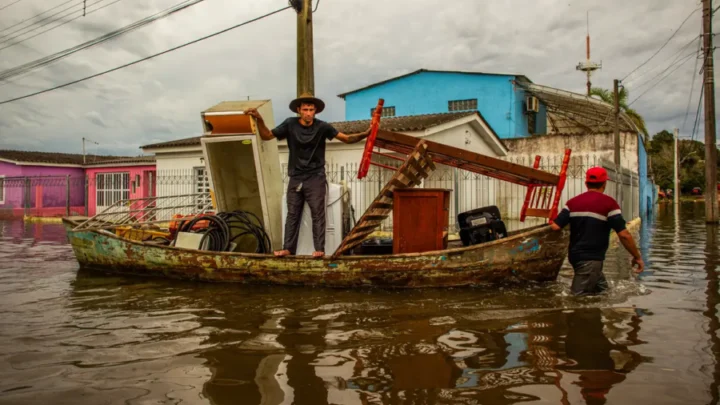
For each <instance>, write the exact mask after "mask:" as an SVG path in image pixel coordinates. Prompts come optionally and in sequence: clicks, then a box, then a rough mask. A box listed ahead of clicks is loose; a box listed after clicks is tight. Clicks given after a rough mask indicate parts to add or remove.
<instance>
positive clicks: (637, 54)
mask: <svg viewBox="0 0 720 405" xmlns="http://www.w3.org/2000/svg"><path fill="white" fill-rule="evenodd" d="M13 1H15V0H0V8H1V7H2V6H3V5H7V4H10V3H12V2H13ZM65 1H66V0H21V1H20V2H19V3H17V4H14V5H12V6H10V7H7V8H5V9H3V10H0V30H2V29H4V28H7V27H9V26H11V25H13V24H16V23H18V22H20V21H22V20H25V19H27V18H29V17H32V16H34V15H36V14H38V13H41V12H43V11H45V10H47V9H48V8H51V7H53V6H56V5H59V4H61V3H63V2H65ZM98 1H100V2H99V3H98V5H97V6H93V7H90V8H89V9H90V10H91V9H93V8H96V7H99V6H102V5H105V4H108V3H110V2H111V1H113V0H88V4H92V3H95V2H98ZM180 1H181V0H120V1H118V2H117V3H115V4H112V5H109V6H107V7H106V8H104V9H102V10H99V11H97V12H94V13H91V14H88V15H87V16H85V17H83V18H79V19H77V20H75V21H72V22H70V23H68V24H66V25H64V26H62V27H60V28H58V29H55V30H53V31H50V32H48V33H46V34H42V35H39V36H37V37H36V38H34V39H30V40H28V41H25V42H22V43H21V44H19V45H16V46H13V47H10V48H8V49H4V50H0V70H6V69H9V68H13V67H15V66H17V65H20V64H23V63H26V62H29V61H33V60H36V59H38V58H41V57H44V56H47V55H49V54H52V53H55V52H58V51H61V50H64V49H67V48H70V47H72V46H75V45H77V44H80V43H82V42H85V41H87V40H90V39H93V38H96V37H98V36H100V35H102V34H104V33H107V32H109V31H112V30H114V29H117V28H120V27H123V26H125V25H127V24H130V23H133V22H135V21H137V20H140V19H141V18H144V17H146V16H149V15H151V14H154V13H156V12H158V11H160V10H163V9H166V8H168V7H171V6H173V5H175V4H177V3H179V2H180ZM314 1H317V0H314ZM286 5H287V0H242V1H241V0H233V1H230V0H205V1H204V2H202V3H199V4H197V5H195V6H193V7H191V8H189V9H186V10H184V11H181V12H179V13H177V14H175V15H173V16H170V17H168V18H166V19H163V20H160V21H158V22H155V23H153V24H151V25H149V26H146V27H144V28H141V29H139V30H136V31H133V32H132V33H130V34H126V35H123V36H121V37H119V38H117V39H115V40H112V41H110V42H106V43H104V44H102V45H99V46H96V47H94V48H91V49H89V50H85V51H81V52H78V53H76V54H74V55H72V56H70V57H68V58H65V59H63V60H61V61H59V62H56V63H54V64H52V65H50V66H48V67H46V68H43V69H41V70H39V71H37V72H33V73H32V74H29V75H26V76H23V77H21V78H19V79H12V81H13V83H10V84H6V83H0V101H1V100H7V99H10V98H13V97H17V96H21V95H24V94H28V93H31V92H34V91H37V90H42V89H45V88H49V87H52V86H55V85H59V84H62V83H66V82H68V81H72V80H75V79H79V78H81V77H85V76H88V75H91V74H93V73H96V72H99V71H102V70H106V69H109V68H113V67H115V66H118V65H121V64H124V63H127V62H130V61H133V60H136V59H139V58H141V57H143V56H147V55H150V54H153V53H156V52H159V51H162V50H165V49H167V48H170V47H172V46H175V45H179V44H181V43H184V42H187V41H190V40H193V39H196V38H198V37H200V36H203V35H206V34H209V33H212V32H215V31H218V30H221V29H223V28H226V27H229V26H231V25H234V24H237V23H239V22H242V21H246V20H248V19H251V18H254V17H256V16H259V15H261V14H264V13H267V12H269V11H273V10H276V9H278V8H281V7H284V6H286ZM65 7H66V6H65ZM699 7H700V4H699V2H698V1H697V0H637V1H627V0H604V1H591V0H577V1H576V0H562V1H555V0H532V1H531V0H507V1H499V0H447V1H444V2H438V1H430V0H364V1H359V0H320V4H319V7H318V10H317V12H316V14H315V15H314V24H315V25H314V37H315V92H316V94H317V95H318V96H319V97H321V98H323V99H324V100H325V101H326V103H327V104H328V107H327V108H326V111H325V112H324V113H323V114H322V115H321V116H320V118H322V119H324V120H327V121H338V120H342V119H343V118H344V114H345V111H344V103H343V101H342V99H340V98H338V97H337V96H336V95H337V94H339V93H342V92H345V91H348V90H353V89H355V88H358V87H361V86H364V85H367V84H371V83H374V82H377V81H380V80H384V79H387V78H390V77H393V76H396V75H399V74H403V73H407V72H410V71H413V70H416V69H419V68H426V69H447V70H464V71H479V72H494V73H518V74H523V75H526V76H528V77H529V78H530V79H531V80H532V81H533V82H535V83H538V84H544V85H548V86H553V87H558V88H562V89H566V90H570V91H576V92H580V93H583V92H584V91H585V77H584V76H583V75H582V74H581V73H580V72H577V71H576V70H575V66H576V65H577V63H578V62H580V61H581V60H584V59H585V32H586V12H587V11H589V12H590V33H591V36H592V59H593V60H595V61H602V63H603V68H602V70H601V71H599V72H597V73H596V74H595V75H594V76H593V85H597V86H604V87H607V88H612V80H613V79H614V78H622V77H624V76H626V75H627V74H628V73H630V71H632V70H633V69H634V68H635V67H636V66H638V65H639V64H640V63H642V62H643V61H645V60H646V59H647V58H648V57H650V55H652V54H653V53H654V52H655V51H657V50H658V49H659V48H660V46H661V45H662V44H663V43H664V42H665V41H666V40H667V38H669V36H670V35H671V34H672V32H673V31H674V30H675V29H676V28H677V27H678V26H679V25H680V23H681V22H682V21H683V20H684V19H685V18H686V17H687V16H688V14H690V13H691V12H692V11H693V10H694V9H696V8H699ZM63 8H64V7H63ZM61 9H62V8H60V9H58V10H61ZM701 16H702V13H701V10H698V11H696V12H695V13H694V14H693V15H692V16H691V17H690V19H689V20H688V21H687V23H686V24H685V25H684V26H683V27H682V29H681V30H680V32H679V33H678V34H677V35H676V36H675V38H673V40H672V41H671V42H670V43H669V44H668V45H667V47H666V48H665V49H664V50H663V51H662V52H661V53H660V54H658V55H657V56H656V57H655V58H654V59H653V60H652V61H651V62H650V63H648V64H647V65H646V66H644V67H643V68H642V69H640V70H639V71H638V72H636V73H634V74H633V75H631V76H630V77H628V78H627V79H626V80H625V82H624V83H625V85H626V87H627V88H628V89H629V90H630V100H633V99H634V98H635V97H637V96H639V95H641V94H642V93H643V92H644V91H645V90H647V89H648V88H650V87H651V86H653V85H654V84H655V82H657V80H658V79H655V80H654V81H650V79H652V78H653V77H655V76H656V75H658V74H660V73H661V72H662V71H663V70H664V69H666V68H667V67H668V66H669V65H670V62H672V60H673V59H675V58H676V57H678V58H682V57H684V56H686V55H688V54H690V53H692V52H693V50H697V43H696V42H693V43H692V44H690V45H689V46H687V47H686V48H684V49H681V48H682V47H683V46H684V45H686V44H688V43H689V42H690V41H691V40H692V39H693V38H694V37H696V36H698V35H699V34H700V29H701ZM18 27H20V26H18ZM18 27H16V28H12V29H10V30H7V31H4V32H0V36H2V35H7V34H9V33H10V32H12V31H13V30H15V29H17V28H18ZM49 27H50V26H47V27H45V28H49ZM37 32H38V31H35V32H34V33H33V34H35V33H37ZM27 36H29V35H27ZM27 36H25V37H27ZM25 37H20V38H18V39H22V38H25ZM295 38H296V16H295V13H294V11H293V10H286V11H284V12H282V13H280V14H277V15H274V16H272V17H269V18H266V19H264V20H261V21H259V22H256V23H253V24H250V25H247V26H244V27H240V28H238V29H236V30H233V31H230V32H227V33H225V34H222V35H220V36H217V37H214V38H211V39H208V40H206V41H203V42H200V43H197V44H195V45H191V46H189V47H185V48H183V49H180V50H178V51H175V52H172V53H169V54H166V55H163V56H160V57H157V58H155V59H152V60H150V61H147V62H143V63H141V64H138V65H135V66H132V67H129V68H126V69H122V70H120V71H116V72H113V73H110V74H107V75H104V76H101V77H98V78H95V79H91V80H88V81H85V82H83V83H80V84H77V85H73V86H70V87H66V88H64V89H60V90H56V91H53V92H50V93H45V94H42V95H38V96H35V97H32V98H28V99H25V100H21V101H17V102H13V103H8V104H4V105H0V148H2V149H23V150H40V151H61V152H70V153H79V152H80V151H81V138H82V137H83V136H84V137H87V138H89V139H92V140H93V141H96V142H98V143H99V145H89V146H88V152H91V153H103V154H125V155H136V154H139V153H141V151H140V149H139V146H140V145H144V144H148V143H153V142H159V141H167V140H172V139H179V138H185V137H190V136H197V135H199V134H200V131H201V125H200V115H199V114H200V111H202V110H203V109H206V108H208V107H210V106H212V105H214V104H216V103H217V102H219V101H222V100H242V99H246V98H247V97H250V98H251V99H260V98H270V99H272V101H273V105H274V113H275V119H276V122H279V121H280V120H281V119H282V118H284V117H286V116H287V115H288V114H289V111H288V109H287V104H288V102H289V101H290V100H291V99H292V98H293V97H294V96H295V91H296V79H295V77H296V76H295V74H296V51H295V44H296V42H295ZM6 40H7V38H0V42H3V41H6ZM6 45H8V44H7V43H6V44H0V47H4V46H6ZM694 68H695V71H696V72H698V71H699V70H700V69H699V64H698V66H697V67H696V66H695V59H694V58H692V57H690V59H688V60H687V63H685V64H684V65H682V66H680V68H678V70H676V71H675V72H674V73H673V74H672V75H671V76H669V77H667V78H666V79H665V80H664V81H662V82H661V83H660V84H658V85H656V86H655V87H654V88H652V90H650V91H649V92H647V93H646V94H645V95H643V96H642V98H640V99H639V100H638V101H637V102H635V103H634V104H633V105H632V107H633V108H635V109H636V110H638V111H639V112H640V114H642V115H643V116H644V117H645V119H646V121H647V124H648V128H649V130H650V132H651V134H652V133H655V132H657V131H659V130H661V129H666V128H667V129H672V128H673V127H676V126H677V127H681V132H682V133H683V134H688V135H689V133H690V132H691V131H692V127H693V121H694V119H695V111H696V109H697V104H698V100H699V95H700V93H699V91H700V79H701V78H700V76H699V75H697V74H695V75H693V69H694ZM672 69H673V68H671V69H670V70H672ZM670 70H668V72H669V71H670ZM661 77H662V76H661ZM693 81H694V82H695V86H694V92H693V94H692V98H691V99H690V116H689V118H688V119H687V122H686V123H685V126H684V127H683V126H682V124H683V121H684V120H685V115H686V111H687V106H688V99H689V96H690V90H691V84H692V82H693ZM699 130H700V134H699V136H698V138H699V139H702V137H703V132H702V121H701V123H700V128H699Z"/></svg>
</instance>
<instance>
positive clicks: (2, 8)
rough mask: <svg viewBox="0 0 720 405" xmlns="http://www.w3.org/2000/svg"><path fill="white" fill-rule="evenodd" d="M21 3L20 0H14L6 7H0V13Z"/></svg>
mask: <svg viewBox="0 0 720 405" xmlns="http://www.w3.org/2000/svg"><path fill="white" fill-rule="evenodd" d="M21 1H22V0H15V1H14V2H12V3H10V4H8V5H6V6H2V7H0V11H3V10H5V9H6V8H8V7H10V6H12V5H13V4H17V3H20V2H21Z"/></svg>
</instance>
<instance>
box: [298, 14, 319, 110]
mask: <svg viewBox="0 0 720 405" xmlns="http://www.w3.org/2000/svg"><path fill="white" fill-rule="evenodd" d="M297 2H298V3H300V2H301V3H302V6H301V7H302V8H301V9H300V11H299V12H298V17H297V95H298V97H299V96H300V95H301V94H302V93H310V94H313V95H314V94H315V70H314V68H313V29H312V0H297Z"/></svg>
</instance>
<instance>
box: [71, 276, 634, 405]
mask: <svg viewBox="0 0 720 405" xmlns="http://www.w3.org/2000/svg"><path fill="white" fill-rule="evenodd" d="M138 283H139V284H138ZM209 288H211V289H212V291H205V292H204V293H202V294H199V293H198V291H197V289H195V288H193V287H192V286H191V285H181V286H178V285H177V284H175V285H173V284H167V285H166V284H164V283H160V282H155V281H151V282H148V281H147V280H128V279H125V278H122V279H121V278H108V277H98V276H95V275H94V274H90V273H86V272H84V271H81V272H80V273H79V274H78V277H77V278H76V280H75V281H74V282H73V289H72V296H71V300H72V303H73V304H72V305H71V309H72V311H73V312H74V317H73V318H74V325H75V326H76V327H82V328H83V329H84V330H86V331H93V332H92V333H88V334H87V335H86V337H85V338H82V339H79V338H78V337H75V338H74V339H73V340H74V341H75V344H78V345H81V346H82V347H83V348H84V351H85V353H86V355H85V356H84V357H85V360H83V362H87V363H86V364H87V365H88V366H91V365H95V367H103V368H105V369H107V370H106V371H105V373H106V376H107V377H109V380H107V381H104V382H102V381H98V382H96V383H95V385H97V388H98V389H100V388H102V389H103V390H106V391H109V392H113V391H117V392H118V394H120V395H124V391H122V390H121V388H120V386H121V385H125V384H128V383H132V384H133V385H138V384H139V385H140V386H144V387H145V389H147V390H148V391H152V392H153V395H152V397H156V396H162V395H171V396H172V395H178V393H177V392H176V391H175V389H176V388H177V387H175V386H174V385H173V384H170V381H169V379H168V378H167V377H164V376H162V375H160V374H154V373H147V374H141V376H142V378H139V376H138V375H135V376H133V377H131V375H132V373H128V370H123V369H125V366H124V364H134V363H136V362H142V363H146V362H148V361H150V363H153V361H151V360H149V357H153V356H155V357H156V361H162V362H163V365H164V366H165V367H168V368H169V369H170V370H172V371H173V372H172V373H171V375H175V376H177V375H178V374H180V373H186V374H185V375H184V376H183V384H182V386H183V387H185V388H187V389H189V390H190V392H192V391H193V390H198V391H199V395H201V396H202V397H204V398H206V399H207V400H208V401H209V402H210V403H213V404H235V403H238V400H239V398H243V401H242V402H243V403H257V404H268V405H271V404H292V403H295V404H369V403H377V404H395V403H421V404H422V403H428V404H429V403H468V404H470V403H480V402H482V403H487V402H490V403H498V404H504V403H516V402H522V401H527V400H536V399H540V398H545V399H548V398H557V399H558V400H563V398H564V399H566V400H568V401H570V403H582V402H578V401H585V403H602V401H601V400H602V399H603V398H605V397H606V396H607V394H608V393H609V392H610V391H611V390H612V389H613V388H614V387H615V386H617V385H618V384H621V383H622V382H623V381H624V380H625V378H626V375H627V374H628V373H631V372H632V371H633V370H635V369H636V368H637V367H638V365H640V364H642V363H643V362H645V361H648V359H647V358H644V357H643V356H641V355H639V354H638V353H637V352H636V351H635V350H634V346H637V345H642V344H643V343H644V342H643V341H642V340H641V339H640V338H639V336H640V335H641V329H640V326H641V324H642V318H643V316H645V315H644V314H643V312H642V311H641V310H638V309H628V308H612V309H600V308H594V307H589V308H576V309H571V310H559V309H551V308H549V309H544V310H540V311H536V312H530V313H525V312H523V311H521V310H515V311H511V312H507V311H504V310H498V311H493V310H491V309H483V310H479V308H481V306H480V302H479V301H478V299H477V298H478V297H477V293H472V292H456V293H455V294H454V295H455V297H454V299H453V300H449V302H447V300H446V302H444V301H443V300H438V299H437V297H438V295H439V294H442V293H441V292H434V293H433V292H429V293H417V294H410V295H407V294H405V293H393V292H373V293H359V292H353V291H339V292H335V291H329V292H328V291H308V290H300V289H292V288H291V289H285V288H282V289H276V288H271V287H267V288H252V289H246V288H244V287H240V288H234V289H232V290H227V289H225V288H224V287H223V286H211V287H209ZM328 295H330V297H328ZM482 298H484V300H483V301H484V303H485V305H486V306H487V307H492V306H493V303H495V304H497V303H498V302H499V301H497V300H500V299H501V298H498V297H493V296H489V295H488V296H484V297H482ZM398 299H400V300H403V299H410V302H409V303H408V305H407V306H402V305H401V306H398V305H397V300H398ZM328 300H330V301H334V302H335V303H332V304H328V303H327V301H328ZM466 307H474V308H475V311H474V312H472V313H468V311H466V310H464V309H461V308H466ZM179 308H183V309H182V310H180V309H179ZM440 314H442V315H441V316H438V315H440ZM478 314H482V315H483V316H477V315H478ZM109 330H113V331H116V332H115V333H112V334H111V335H112V337H110V336H107V334H106V333H103V331H109ZM154 345H160V346H154ZM148 346H151V347H152V348H150V347H148ZM161 346H162V347H161ZM113 347H117V348H118V353H115V354H114V355H110V354H109V353H108V351H110V352H112V351H113V350H112V348H113ZM182 347H185V350H180V349H181V348H182ZM176 349H177V350H176ZM151 353H152V354H151ZM89 358H91V359H94V361H93V362H88V359H89ZM171 359H174V360H173V362H169V361H170V360H171ZM178 359H182V360H178ZM193 359H199V360H200V362H197V361H195V360H193ZM175 361H178V362H179V364H180V367H179V369H178V367H177V366H174V365H172V363H174V362H175ZM113 364H114V365H113ZM190 364H192V366H191V368H187V366H188V365H190ZM135 367H137V366H135V365H134V366H133V368H135ZM198 367H201V368H198ZM142 368H143V369H145V368H146V367H145V366H143V367H142ZM113 369H114V371H111V370H113ZM121 370H122V371H121ZM203 370H205V371H203ZM150 377H152V378H156V379H157V380H158V381H157V382H156V383H155V384H153V385H149V384H148V383H147V382H146V381H147V378H150ZM127 378H129V380H125V379H127ZM115 381H117V383H113V382H115ZM120 382H123V384H120ZM163 389H165V390H167V391H165V392H162V390H163ZM148 395H149V394H148ZM146 399H147V398H146ZM598 401H600V402H598Z"/></svg>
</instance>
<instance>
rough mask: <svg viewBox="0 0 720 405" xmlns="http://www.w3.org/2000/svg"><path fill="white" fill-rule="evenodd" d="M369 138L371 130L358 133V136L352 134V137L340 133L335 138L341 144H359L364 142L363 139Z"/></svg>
mask: <svg viewBox="0 0 720 405" xmlns="http://www.w3.org/2000/svg"><path fill="white" fill-rule="evenodd" d="M368 136H370V130H369V129H368V130H367V131H364V132H358V133H357V134H350V135H347V134H344V133H342V132H338V134H337V135H336V136H335V138H337V140H339V141H340V142H344V143H358V142H360V141H362V140H363V139H365V138H367V137H368Z"/></svg>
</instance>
